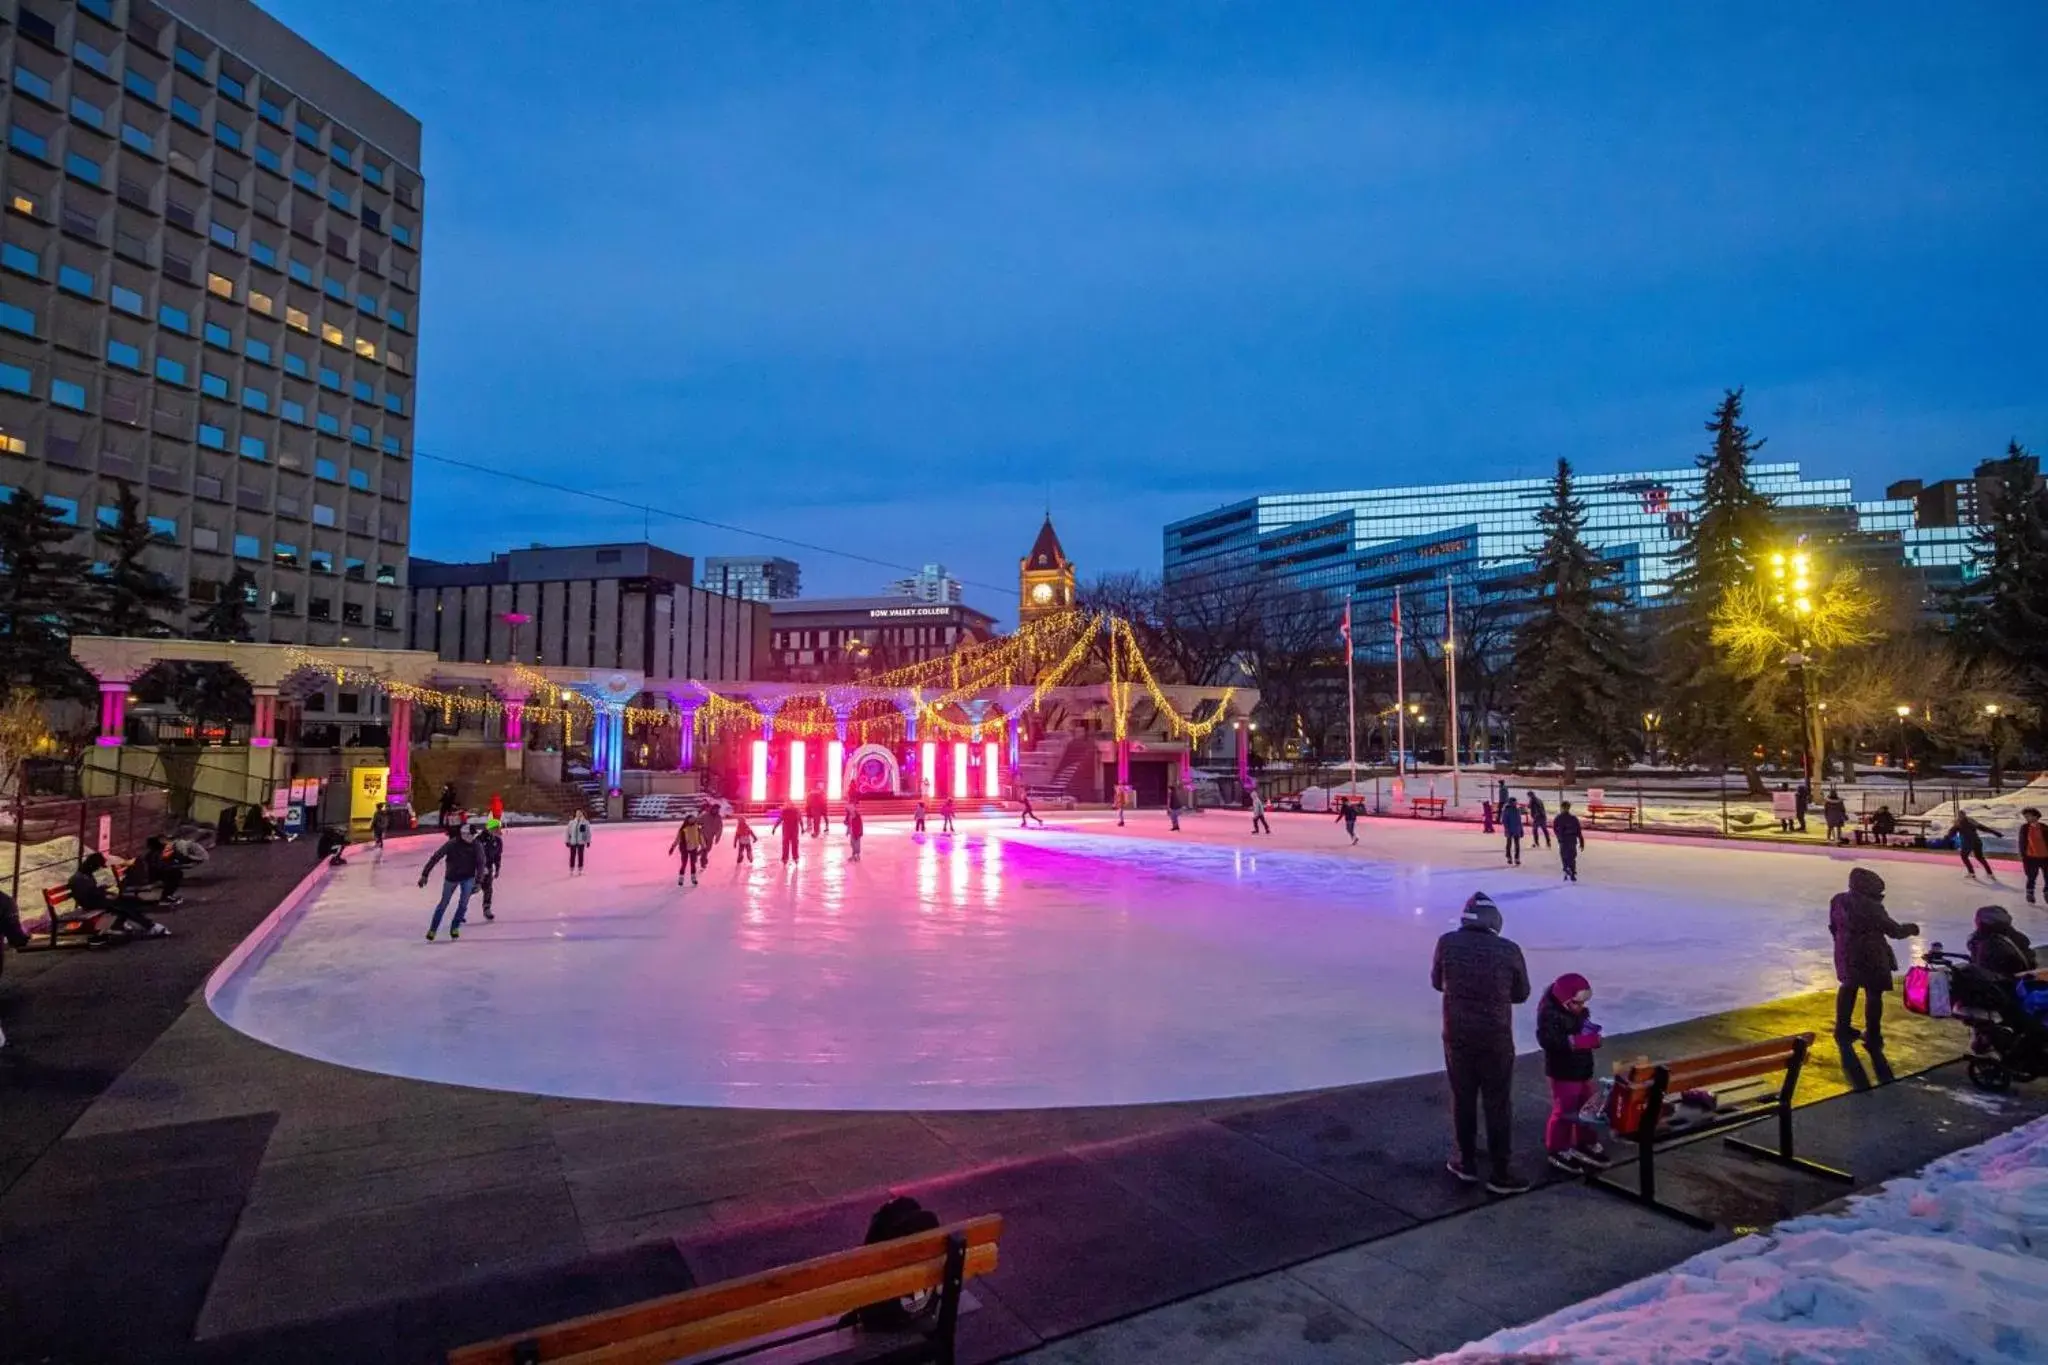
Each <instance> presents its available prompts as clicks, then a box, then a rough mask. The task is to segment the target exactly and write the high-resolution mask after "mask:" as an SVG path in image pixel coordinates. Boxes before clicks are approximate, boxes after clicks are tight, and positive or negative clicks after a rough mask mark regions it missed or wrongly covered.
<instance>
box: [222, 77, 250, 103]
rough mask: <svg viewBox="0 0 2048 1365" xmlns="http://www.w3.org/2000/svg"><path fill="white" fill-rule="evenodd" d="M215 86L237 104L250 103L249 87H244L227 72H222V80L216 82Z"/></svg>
mask: <svg viewBox="0 0 2048 1365" xmlns="http://www.w3.org/2000/svg"><path fill="white" fill-rule="evenodd" d="M214 84H215V85H217V86H218V87H220V92H221V94H223V95H226V96H227V97H228V98H229V99H231V100H233V101H234V102H235V103H237V104H247V103H248V102H249V87H247V86H246V85H243V84H242V83H241V82H240V81H238V80H236V79H235V78H234V77H233V76H230V75H229V74H228V73H227V72H225V71H223V72H221V73H220V79H218V80H216V81H215V82H214Z"/></svg>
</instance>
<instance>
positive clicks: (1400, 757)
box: [1381, 586, 1408, 777]
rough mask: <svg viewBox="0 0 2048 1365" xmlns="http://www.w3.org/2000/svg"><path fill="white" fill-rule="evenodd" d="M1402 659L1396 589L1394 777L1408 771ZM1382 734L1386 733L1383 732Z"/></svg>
mask: <svg viewBox="0 0 2048 1365" xmlns="http://www.w3.org/2000/svg"><path fill="white" fill-rule="evenodd" d="M1402 664H1403V660H1402V658H1401V589H1400V588H1399V587H1398V586H1396V587H1395V589H1394V744H1395V746H1396V749H1397V752H1396V754H1395V755H1394V776H1396V777H1399V776H1401V774H1403V773H1405V772H1407V771H1408V687H1407V683H1406V682H1405V681H1404V674H1403V671H1402ZM1381 733H1385V732H1384V731H1382V732H1381Z"/></svg>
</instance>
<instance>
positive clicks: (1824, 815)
mask: <svg viewBox="0 0 2048 1365" xmlns="http://www.w3.org/2000/svg"><path fill="white" fill-rule="evenodd" d="M1820 818H1821V823H1823V824H1825V825H1826V826H1827V827H1828V842H1829V843H1831V844H1846V843H1848V842H1849V834H1848V830H1847V826H1848V824H1849V807H1848V804H1847V803H1846V802H1844V801H1843V800H1842V794H1841V793H1840V792H1839V791H1836V790H1835V789H1834V788H1833V787H1829V788H1828V799H1827V800H1825V801H1823V802H1821V803H1820Z"/></svg>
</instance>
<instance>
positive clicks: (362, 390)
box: [349, 379, 377, 403]
mask: <svg viewBox="0 0 2048 1365" xmlns="http://www.w3.org/2000/svg"><path fill="white" fill-rule="evenodd" d="M349 392H350V393H352V394H354V395H355V398H356V401H357V402H359V403H374V402H376V401H377V391H376V390H375V389H374V388H372V387H370V386H369V385H368V384H366V383H364V382H363V381H362V380H360V379H358V380H356V381H355V382H353V383H351V384H350V385H349Z"/></svg>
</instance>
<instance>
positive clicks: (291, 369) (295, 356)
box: [284, 351, 306, 379]
mask: <svg viewBox="0 0 2048 1365" xmlns="http://www.w3.org/2000/svg"><path fill="white" fill-rule="evenodd" d="M284 372H285V373H286V374H295V375H297V376H298V377H299V378H301V379H304V378H305V377H306V358H305V357H304V356H302V355H300V354H299V353H298V352H297V351H286V352H285V353H284Z"/></svg>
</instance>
